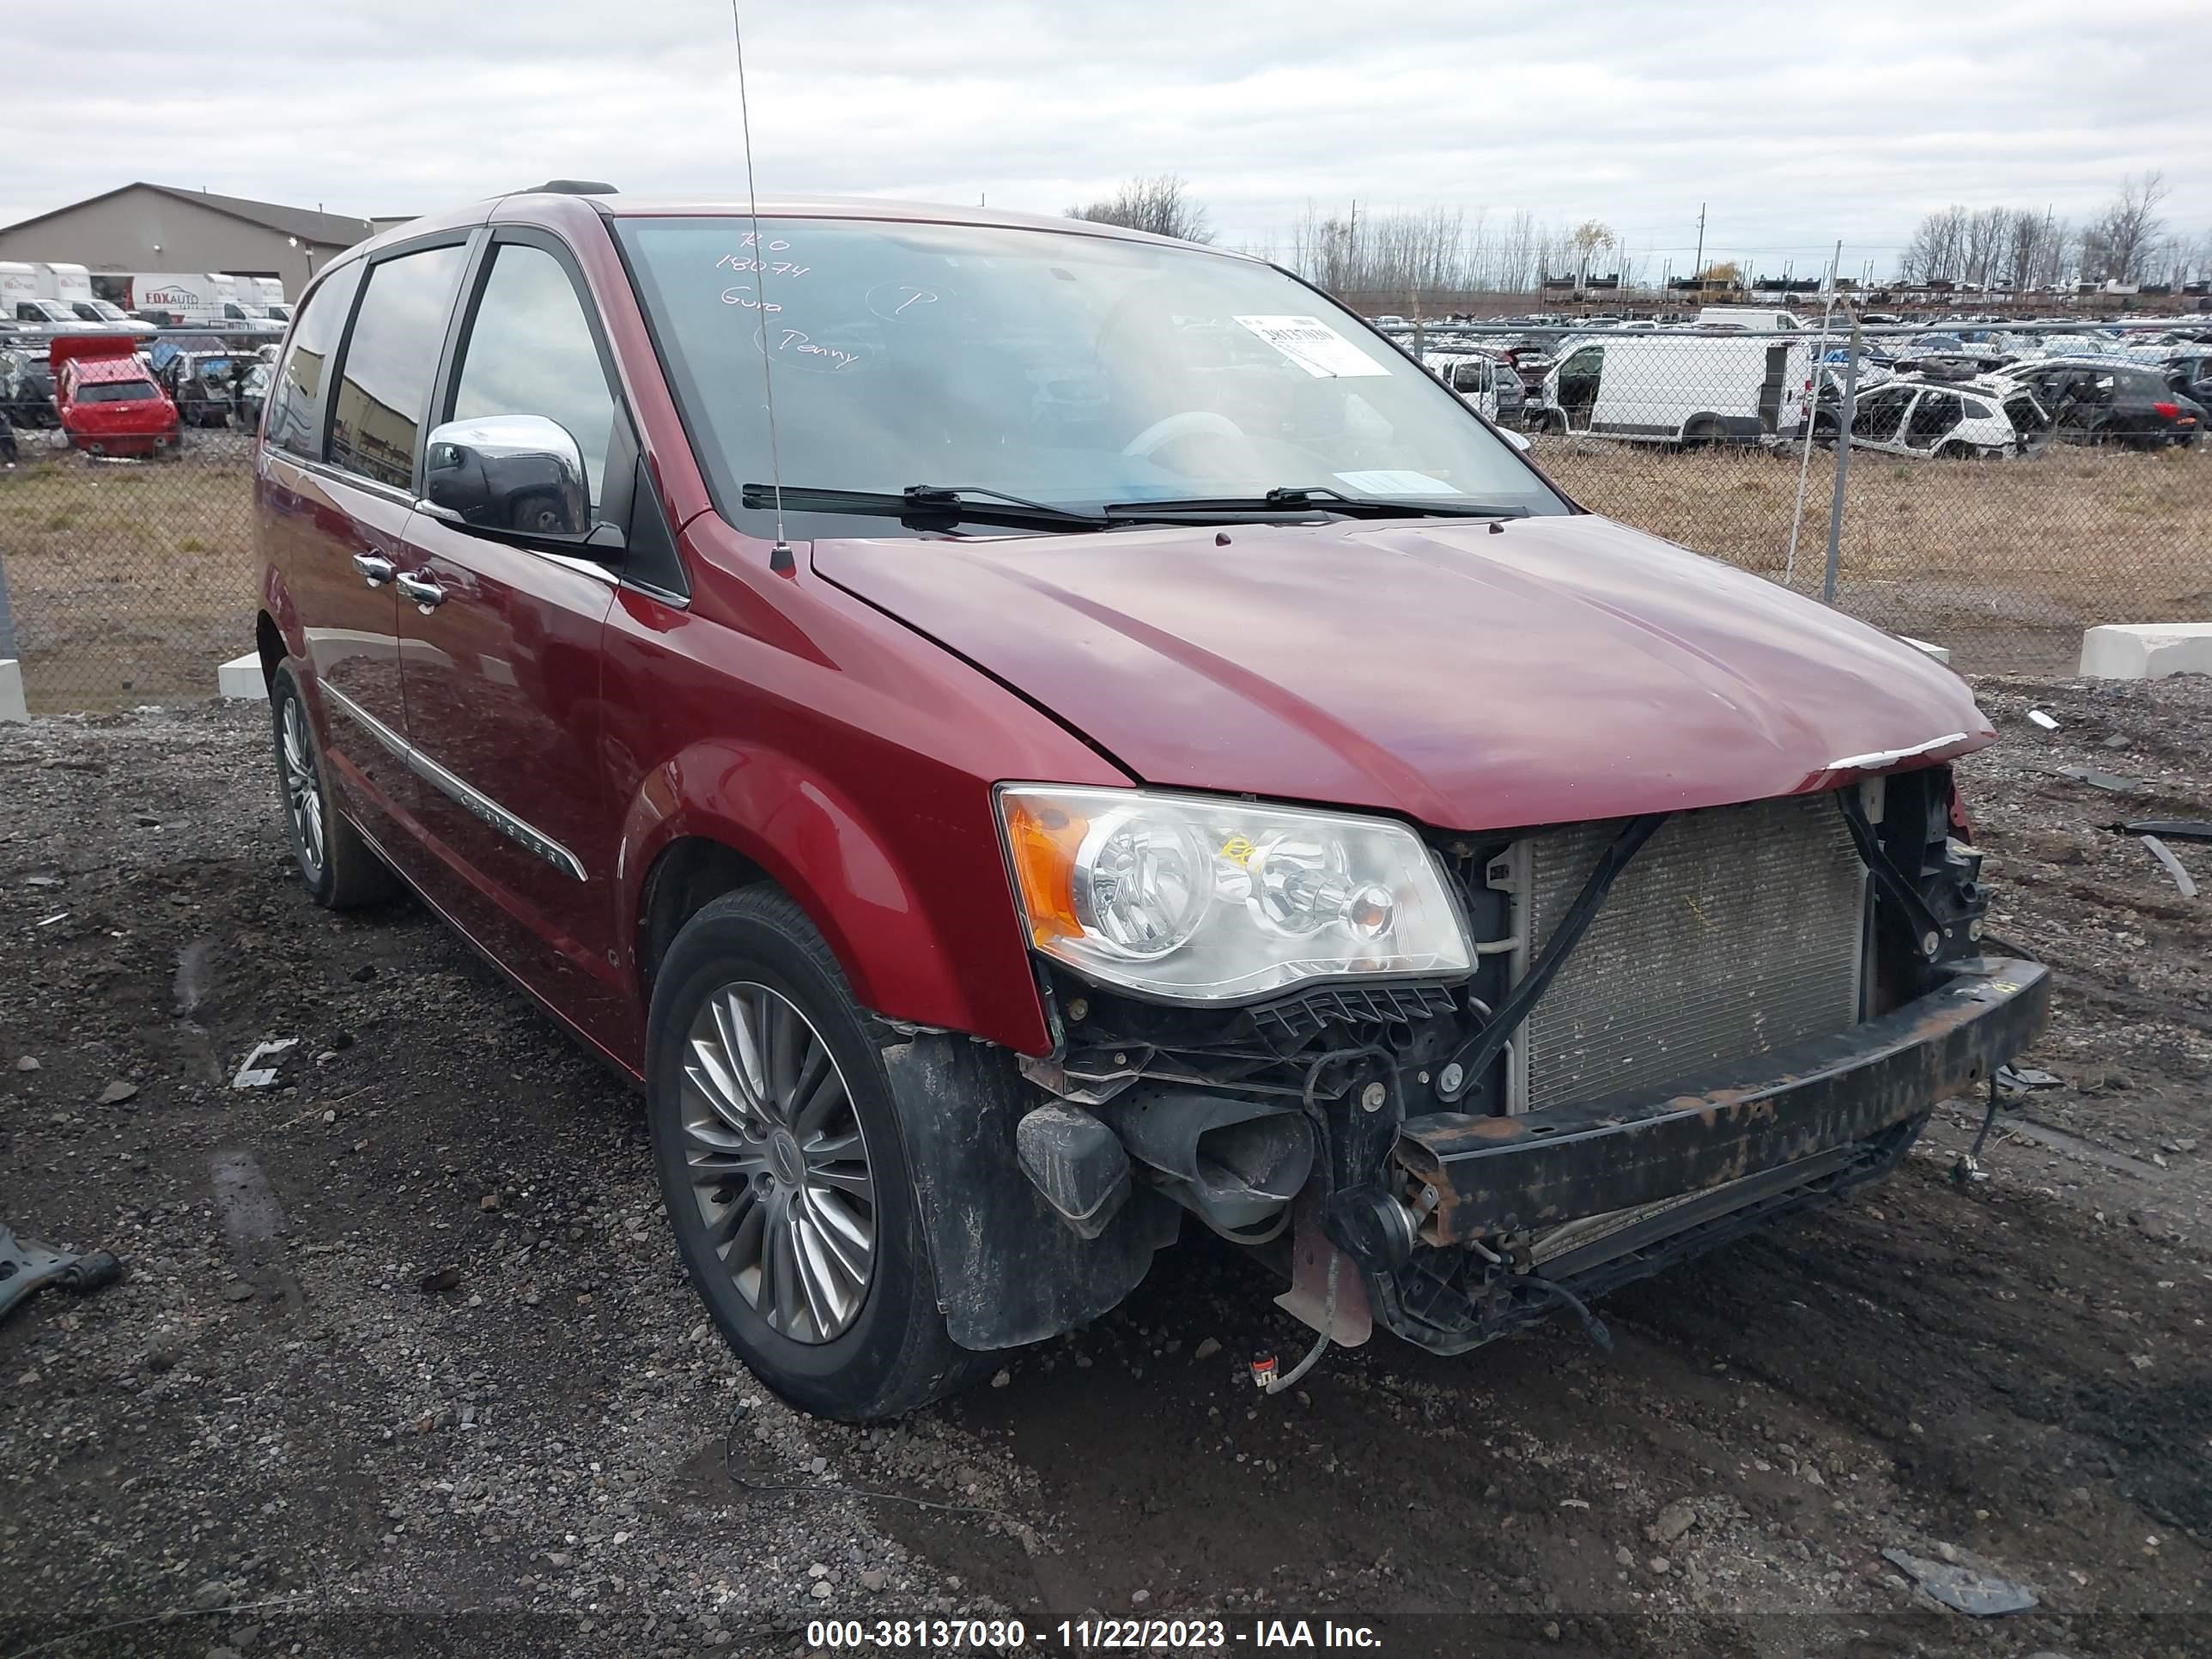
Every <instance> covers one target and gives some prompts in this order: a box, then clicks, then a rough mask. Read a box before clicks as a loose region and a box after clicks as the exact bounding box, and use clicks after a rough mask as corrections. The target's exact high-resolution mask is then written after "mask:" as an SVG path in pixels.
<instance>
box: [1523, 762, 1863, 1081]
mask: <svg viewBox="0 0 2212 1659" xmlns="http://www.w3.org/2000/svg"><path fill="white" fill-rule="evenodd" d="M1621 827H1622V826H1621V823H1620V821H1618V820H1613V821H1608V822H1600V823H1577V824H1569V825H1565V826H1563V827H1561V828H1559V829H1547V830H1543V831H1541V832H1539V833H1537V834H1535V835H1533V836H1528V837H1526V838H1524V839H1523V840H1522V842H1520V843H1519V844H1518V845H1517V846H1516V848H1514V853H1513V856H1512V857H1511V859H1510V866H1512V867H1511V869H1510V876H1509V877H1508V879H1507V881H1506V882H1505V883H1504V884H1505V885H1508V886H1510V887H1511V888H1512V889H1513V890H1515V891H1516V895H1517V899H1516V906H1515V908H1516V913H1517V921H1518V926H1516V930H1515V931H1516V933H1517V934H1518V935H1519V937H1520V938H1521V939H1522V941H1523V944H1522V950H1521V951H1518V952H1516V962H1515V969H1516V974H1518V973H1525V972H1526V971H1527V969H1528V963H1530V962H1532V961H1534V957H1535V954H1536V953H1538V952H1541V951H1542V949H1543V946H1544V945H1545V943H1546V942H1547V940H1548V939H1550V937H1551V933H1552V930H1553V927H1556V926H1557V925H1558V923H1559V919H1560V918H1561V917H1562V916H1563V915H1565V913H1566V911H1567V909H1568V908H1569V907H1570V906H1571V905H1572V904H1573V903H1574V901H1575V896H1576V895H1577V893H1579V892H1580V891H1581V890H1582V886H1583V882H1584V881H1585V880H1587V879H1588V878H1589V872H1590V870H1591V868H1592V866H1594V865H1595V863H1596V862H1597V860H1598V857H1599V855H1600V854H1601V853H1603V852H1604V850H1605V848H1607V845H1609V844H1610V843H1611V842H1612V841H1613V837H1614V836H1616V835H1618V834H1619V833H1620V829H1621ZM1865 914H1866V872H1865V867H1864V866H1863V865H1862V864H1861V863H1860V862H1859V859H1858V854H1857V851H1856V850H1855V849H1854V848H1853V847H1852V845H1851V841H1850V833H1849V832H1848V830H1846V829H1845V828H1844V821H1843V815H1842V814H1841V813H1840V812H1838V811H1837V809H1836V803H1835V801H1834V799H1833V798H1832V797H1830V796H1827V795H1812V796H1802V795H1801V796H1793V797H1791V798H1789V799H1783V800H1767V801H1754V802H1753V803H1751V804H1750V805H1744V806H1723V807H1716V808H1713V809H1711V810H1709V811H1698V812H1682V813H1677V814H1676V815H1675V816H1674V817H1671V818H1669V819H1668V820H1667V822H1666V823H1662V825H1661V826H1660V827H1659V829H1658V832H1657V833H1656V834H1655V835H1654V836H1652V837H1651V839H1650V841H1649V842H1645V843H1644V848H1643V849H1642V850H1641V851H1640V852H1638V854H1637V855H1636V857H1635V858H1634V859H1633V860H1632V861H1631V862H1630V864H1629V866H1628V868H1627V869H1626V871H1624V872H1622V873H1621V875H1620V878H1618V879H1617V880H1616V881H1615V882H1614V883H1613V890H1612V891H1611V892H1610V893H1609V894H1607V896H1606V901H1605V903H1604V906H1603V907H1602V908H1601V909H1600V910H1599V911H1598V913H1597V916H1596V919H1595V921H1592V922H1591V924H1590V926H1589V931H1588V932H1586V933H1584V934H1583V937H1582V940H1581V942H1580V943H1579V944H1577V945H1576V946H1575V949H1574V951H1573V954H1572V955H1571V956H1570V957H1568V958H1567V962H1566V965H1565V967H1564V968H1563V969H1560V971H1559V976H1558V977H1557V978H1556V979H1555V980H1553V982H1552V985H1551V987H1550V989H1548V990H1547V992H1546V993H1545V994H1544V995H1543V996H1542V997H1541V999H1539V1000H1538V1001H1537V1004H1536V1006H1535V1008H1534V1011H1533V1012H1531V1013H1530V1014H1529V1016H1528V1023H1527V1024H1525V1025H1524V1026H1523V1027H1522V1033H1521V1036H1520V1038H1519V1039H1518V1041H1516V1043H1515V1044H1514V1054H1513V1056H1512V1060H1511V1063H1510V1068H1509V1088H1510V1097H1511V1099H1512V1102H1513V1108H1514V1109H1515V1110H1517V1111H1541V1110H1542V1109H1545V1108H1546V1107H1550V1106H1561V1105H1566V1104H1569V1103H1573V1102H1576V1101H1582V1100H1589V1099H1593V1098H1595V1097H1598V1096H1601V1095H1607V1094H1611V1093H1613V1092H1614V1091H1619V1090H1626V1089H1651V1090H1655V1091H1657V1090H1663V1089H1666V1088H1667V1087H1668V1085H1670V1084H1672V1083H1674V1081H1675V1080H1676V1079H1680V1078H1682V1077H1685V1076H1686V1075H1688V1074H1690V1073H1696V1072H1699V1071H1703V1070H1704V1069H1705V1067H1707V1066H1710V1065H1712V1064H1713V1063H1715V1062H1726V1061H1729V1060H1741V1059H1746V1058H1749V1057H1751V1056H1753V1055H1757V1054H1765V1053H1766V1052H1767V1051H1769V1050H1770V1049H1773V1048H1779V1047H1781V1046H1782V1045H1784V1044H1785V1043H1790V1042H1798V1041H1800V1040H1802V1039H1804V1038H1807V1037H1814V1036H1829V1035H1832V1034H1833V1033H1835V1032H1837V1031H1840V1030H1845V1029H1847V1028H1848V1027H1850V1025H1851V1024H1854V1023H1855V1022H1856V1021H1857V1018H1858V1013H1859V978H1860V968H1861V962H1862V957H1861V951H1860V943H1861V938H1862V931H1863V927H1864V918H1865Z"/></svg>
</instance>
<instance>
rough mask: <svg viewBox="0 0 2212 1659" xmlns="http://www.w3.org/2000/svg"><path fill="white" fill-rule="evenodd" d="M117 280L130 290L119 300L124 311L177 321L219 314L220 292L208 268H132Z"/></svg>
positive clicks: (201, 319) (197, 320)
mask: <svg viewBox="0 0 2212 1659" xmlns="http://www.w3.org/2000/svg"><path fill="white" fill-rule="evenodd" d="M117 280H118V282H120V283H124V284H125V285H126V286H127V287H128V289H129V290H130V291H129V294H128V295H127V296H126V297H125V299H124V300H123V301H122V302H121V303H122V305H123V307H124V308H125V310H127V311H136V312H142V313H149V312H150V313H156V314H158V315H161V316H165V317H168V318H170V319H173V320H174V321H176V322H178V323H180V324H200V323H212V322H214V321H216V319H218V317H219V316H220V315H221V314H222V295H221V294H220V292H219V291H218V289H217V288H216V282H217V278H216V275H215V274H214V273H213V272H211V271H204V270H133V271H129V272H126V273H125V275H124V276H121V277H119V278H118V279H117ZM221 280H222V281H223V282H228V281H229V280H230V279H229V278H228V277H223V278H222V279H221ZM232 297H236V290H235V289H233V290H232Z"/></svg>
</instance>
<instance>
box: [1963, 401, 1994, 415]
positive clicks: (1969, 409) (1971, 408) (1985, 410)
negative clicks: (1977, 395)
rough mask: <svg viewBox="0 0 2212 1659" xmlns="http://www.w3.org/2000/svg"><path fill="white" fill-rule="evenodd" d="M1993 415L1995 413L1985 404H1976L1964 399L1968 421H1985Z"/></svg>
mask: <svg viewBox="0 0 2212 1659" xmlns="http://www.w3.org/2000/svg"><path fill="white" fill-rule="evenodd" d="M1994 413H1995V411H1994V410H1991V409H1990V406H1989V405H1988V404H1984V403H1977V402H1976V401H1975V400H1974V399H1973V398H1967V399H1966V418H1967V419H1968V420H1970V421H1986V420H1988V419H1989V418H1990V416H1991V415H1992V414H1994Z"/></svg>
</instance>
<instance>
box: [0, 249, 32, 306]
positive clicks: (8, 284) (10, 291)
mask: <svg viewBox="0 0 2212 1659" xmlns="http://www.w3.org/2000/svg"><path fill="white" fill-rule="evenodd" d="M39 297H40V294H39V273H38V270H36V268H35V267H33V266H31V265H27V264H23V263H22V262H21V260H17V259H0V317H5V318H7V319H9V321H10V322H13V321H14V320H15V307H16V306H18V305H19V304H21V302H22V301H26V300H35V299H38V298H39Z"/></svg>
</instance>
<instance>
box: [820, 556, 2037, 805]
mask: <svg viewBox="0 0 2212 1659" xmlns="http://www.w3.org/2000/svg"><path fill="white" fill-rule="evenodd" d="M1499 522H1500V526H1501V527H1500V528H1498V530H1496V531H1495V532H1493V531H1492V529H1491V528H1490V526H1488V525H1486V524H1485V523H1483V522H1480V521H1466V520H1409V521H1404V522H1385V523H1380V524H1378V523H1374V522H1371V521H1370V522H1366V523H1357V522H1355V523H1346V524H1338V525H1332V526H1232V527H1231V528H1229V529H1228V530H1226V531H1225V532H1222V534H1223V536H1225V538H1226V540H1227V544H1226V545H1221V544H1219V541H1220V539H1221V538H1218V537H1217V535H1216V533H1215V532H1214V531H1213V530H1212V529H1211V528H1208V529H1205V530H1190V529H1182V528H1177V529H1159V530H1144V531H1129V532H1111V533H1108V534H1095V535H1079V536H1065V537H1060V536H1055V537H1007V538H974V539H946V540H937V541H929V542H916V541H914V540H912V539H900V540H896V541H893V540H874V539H871V540H849V541H821V542H817V543H816V544H815V545H814V550H813V562H814V568H816V570H817V571H818V572H819V573H820V574H823V575H824V576H826V577H827V578H828V579H829V580H832V581H834V582H836V583H837V584H839V585H840V586H843V587H845V588H847V589H848V590H849V591H851V592H854V593H855V594H857V595H859V596H860V598H862V599H866V600H868V601H870V602H871V603H872V604H874V605H878V606H879V607H880V608H881V609H883V610H884V611H888V612H890V614H891V615H892V616H894V617H899V618H901V619H902V620H903V621H904V622H906V623H908V625H909V626H911V627H913V628H915V629H917V630H919V631H920V632H921V633H923V634H925V635H929V636H930V637H931V638H933V639H935V640H937V641H939V642H940V643H941V644H943V645H945V646H946V647H949V648H950V649H951V650H953V651H955V652H957V653H959V654H960V655H962V656H963V657H966V658H968V659H970V660H971V661H973V662H975V663H976V664H978V665H981V667H982V668H983V669H984V670H986V671H987V672H989V673H991V674H993V675H994V676H996V677H997V678H1000V680H1002V681H1004V682H1006V684H1009V685H1011V686H1012V687H1013V688H1014V689H1015V690H1018V691H1019V692H1021V693H1022V694H1023V695H1024V696H1027V697H1029V698H1030V700H1032V701H1033V702H1036V703H1038V704H1040V705H1041V706H1042V707H1043V708H1046V709H1048V710H1049V711H1050V712H1051V713H1053V714H1055V715H1056V716H1058V717H1059V718H1060V720H1063V721H1065V722H1066V724H1068V725H1069V726H1073V727H1074V728H1075V729H1076V730H1077V731H1079V732H1082V733H1084V734H1085V736H1087V737H1088V738H1090V740H1091V742H1092V743H1093V744H1096V745H1097V747H1098V748H1100V749H1101V750H1103V751H1104V752H1105V753H1106V754H1107V755H1108V756H1109V757H1112V758H1113V759H1114V760H1115V762H1116V763H1118V764H1119V765H1121V767H1122V768H1123V769H1125V770H1127V771H1128V772H1129V773H1130V774H1132V775H1133V776H1135V777H1137V778H1139V779H1140V780H1142V781H1145V782H1147V783H1154V784H1161V785H1168V786H1174V787H1185V788H1191V789H1204V790H1212V791H1221V792H1230V793H1251V794H1255V795H1262V796H1269V797H1273V798H1276V799H1292V800H1304V801H1313V802H1325V803H1328V804H1331V805H1347V806H1369V807H1376V808H1380V809H1383V810H1384V811H1392V812H1396V813H1401V814H1403V815H1404V816H1406V817H1411V818H1413V819H1416V820H1419V821H1420V822H1422V823H1429V824H1432V825H1435V826H1437V827H1439V828H1444V829H1505V828H1518V827H1524V826H1528V825H1534V824H1540V823H1565V822H1571V821H1575V820H1578V819H1583V818H1601V817H1620V816H1625V815H1627V814H1630V813H1636V812H1645V811H1660V810H1666V809H1679V808H1688V807H1697V806H1716V805H1724V804H1728V803H1731V802H1736V801H1746V800H1756V799H1765V798H1767V797H1770V796H1775V795H1784V794H1792V793H1800V792H1802V791H1806V790H1812V789H1819V788H1824V787H1832V785H1834V784H1837V783H1839V782H1840V781H1843V779H1844V777H1845V776H1848V775H1853V774H1854V773H1855V772H1857V771H1858V770H1862V769H1864V770H1872V769H1880V768H1881V767H1883V766H1886V765H1890V764H1894V763H1896V760H1897V758H1898V757H1899V755H1900V753H1905V754H1912V755H1914V756H1915V757H1916V761H1915V763H1918V761H1919V760H1920V759H1924V760H1940V759H1943V758H1947V757H1949V756H1951V755H1954V754H1960V753H1964V752H1965V751H1966V750H1971V749H1978V748H1980V747H1981V746H1982V745H1983V744H1985V743H1987V742H1989V741H1990V740H1991V739H1992V738H1993V737H1994V735H1995V733H1994V732H1992V731H1991V730H1990V726H1989V723H1988V722H1987V721H1986V720H1984V718H1983V716H1982V714H1981V711H1980V710H1979V709H1978V708H1976V707H1975V706H1974V700H1973V696H1972V693H1971V692H1970V691H1969V690H1967V688H1966V684H1965V682H1964V681H1962V680H1960V678H1958V677H1957V676H1956V675H1954V674H1953V673H1952V672H1951V671H1949V670H1948V669H1947V668H1944V667H1942V666H1941V665H1938V664H1937V663H1936V662H1935V661H1933V660H1932V659H1929V658H1928V657H1927V656H1925V655H1923V653H1920V652H1917V651H1915V650H1913V649H1912V648H1911V647H1909V646H1905V645H1902V644H1899V642H1898V641H1895V640H1893V639H1891V638H1890V637H1889V636H1888V635H1885V634H1883V633H1881V632H1880V631H1879V630H1877V629H1873V628H1869V627H1868V626H1866V625H1865V624H1864V623H1857V622H1854V621H1852V620H1851V619H1850V618H1849V617H1843V616H1840V615H1838V614H1837V613H1836V612H1834V611H1830V610H1827V609H1826V608H1825V607H1823V606H1821V605H1817V604H1815V603H1814V602H1813V601H1811V600H1809V599H1802V598H1800V597H1798V596H1797V595H1796V594H1794V593H1791V592H1787V591H1786V590H1784V589H1783V588H1781V587H1778V586H1775V585H1774V584H1772V583H1771V582H1768V581H1765V580H1762V579H1761V578H1759V577H1757V576H1753V575H1752V574H1749V573H1747V572H1745V571H1741V570H1738V569H1735V568H1732V567H1730V566H1728V565H1724V564H1722V563H1719V562H1716V561H1714V560H1711V559H1707V558H1703V557H1700V556H1698V555H1696V554H1692V553H1689V552H1686V551H1685V550H1682V549H1680V548H1679V547H1676V546H1674V545H1673V544H1671V543H1668V542H1663V541H1661V540H1659V539H1657V538H1655V537H1651V536H1647V535H1645V534H1644V533H1642V532H1638V531H1634V530H1630V529H1628V528H1626V526H1621V525H1618V524H1615V523H1613V522H1612V521H1611V520H1607V519H1602V518H1598V517H1595V516H1590V515H1577V516H1573V517H1558V518H1537V519H1522V520H1510V521H1499ZM1854 761H1856V762H1857V763H1858V764H1857V766H1856V767H1854V766H1852V765H1850V764H1848V763H1850V762H1854ZM1042 781H1050V780H1042Z"/></svg>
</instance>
